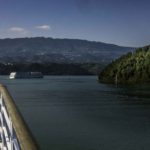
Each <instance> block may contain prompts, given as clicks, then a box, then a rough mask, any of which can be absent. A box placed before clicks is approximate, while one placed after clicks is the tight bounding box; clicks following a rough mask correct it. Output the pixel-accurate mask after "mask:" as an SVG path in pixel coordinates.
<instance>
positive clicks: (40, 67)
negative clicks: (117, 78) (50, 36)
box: [0, 63, 102, 75]
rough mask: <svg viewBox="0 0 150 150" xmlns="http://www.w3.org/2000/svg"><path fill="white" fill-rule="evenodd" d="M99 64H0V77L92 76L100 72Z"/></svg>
mask: <svg viewBox="0 0 150 150" xmlns="http://www.w3.org/2000/svg"><path fill="white" fill-rule="evenodd" d="M101 66H102V65H100V64H57V63H45V64H44V63H42V64H40V63H22V64H21V63H13V64H10V63H8V64H4V63H0V75H8V74H10V72H16V71H21V72H25V71H39V72H42V73H43V74H44V75H93V74H96V73H97V71H98V70H101V68H102V67H101Z"/></svg>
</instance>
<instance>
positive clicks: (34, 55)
mask: <svg viewBox="0 0 150 150" xmlns="http://www.w3.org/2000/svg"><path fill="white" fill-rule="evenodd" d="M131 50H133V48H131V47H122V46H117V45H113V44H106V43H102V42H93V41H87V40H79V39H53V38H44V37H35V38H16V39H0V62H1V63H8V62H9V63H12V62H15V63H19V62H21V63H22V62H24V63H35V62H36V63H47V62H49V63H67V64H68V63H100V64H102V63H103V64H107V63H109V62H111V61H112V60H113V59H116V58H117V57H119V56H121V55H123V54H125V53H127V52H129V51H131Z"/></svg>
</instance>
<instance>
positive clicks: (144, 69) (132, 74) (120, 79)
mask: <svg viewBox="0 0 150 150" xmlns="http://www.w3.org/2000/svg"><path fill="white" fill-rule="evenodd" d="M99 80H100V81H101V82H105V83H115V82H117V83H123V84H126V83H127V84H133V83H145V82H149V83H150V46H146V47H143V48H139V49H137V50H136V51H135V52H133V53H128V54H126V55H124V56H122V57H120V58H119V59H117V60H116V61H114V62H112V63H111V64H109V65H108V66H107V67H106V68H105V69H104V70H103V71H102V72H101V73H100V75H99Z"/></svg>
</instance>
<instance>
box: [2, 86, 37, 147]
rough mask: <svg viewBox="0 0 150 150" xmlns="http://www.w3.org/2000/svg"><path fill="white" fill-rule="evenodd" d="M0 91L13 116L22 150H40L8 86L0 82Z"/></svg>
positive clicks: (12, 119)
mask: <svg viewBox="0 0 150 150" xmlns="http://www.w3.org/2000/svg"><path fill="white" fill-rule="evenodd" d="M0 93H1V94H2V96H3V101H4V103H5V106H6V109H7V111H8V114H9V116H10V118H11V121H12V124H13V128H14V130H15V133H16V136H17V139H18V141H19V144H20V147H21V150H38V149H39V148H38V146H37V144H36V142H35V140H34V138H33V136H32V134H31V132H30V130H29V129H28V127H27V125H26V123H25V121H24V119H23V117H22V115H21V113H20V112H19V110H18V109H17V107H16V104H15V102H14V100H13V98H12V97H11V95H10V94H9V92H8V90H7V88H6V86H4V85H3V84H0Z"/></svg>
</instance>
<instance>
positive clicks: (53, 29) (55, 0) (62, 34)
mask: <svg viewBox="0 0 150 150" xmlns="http://www.w3.org/2000/svg"><path fill="white" fill-rule="evenodd" d="M37 36H38V37H52V38H71V39H86V40H90V41H101V42H105V43H112V44H117V45H122V46H134V47H139V46H144V45H148V44H150V1H149V0H0V38H2V39H3V38H18V37H37Z"/></svg>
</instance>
